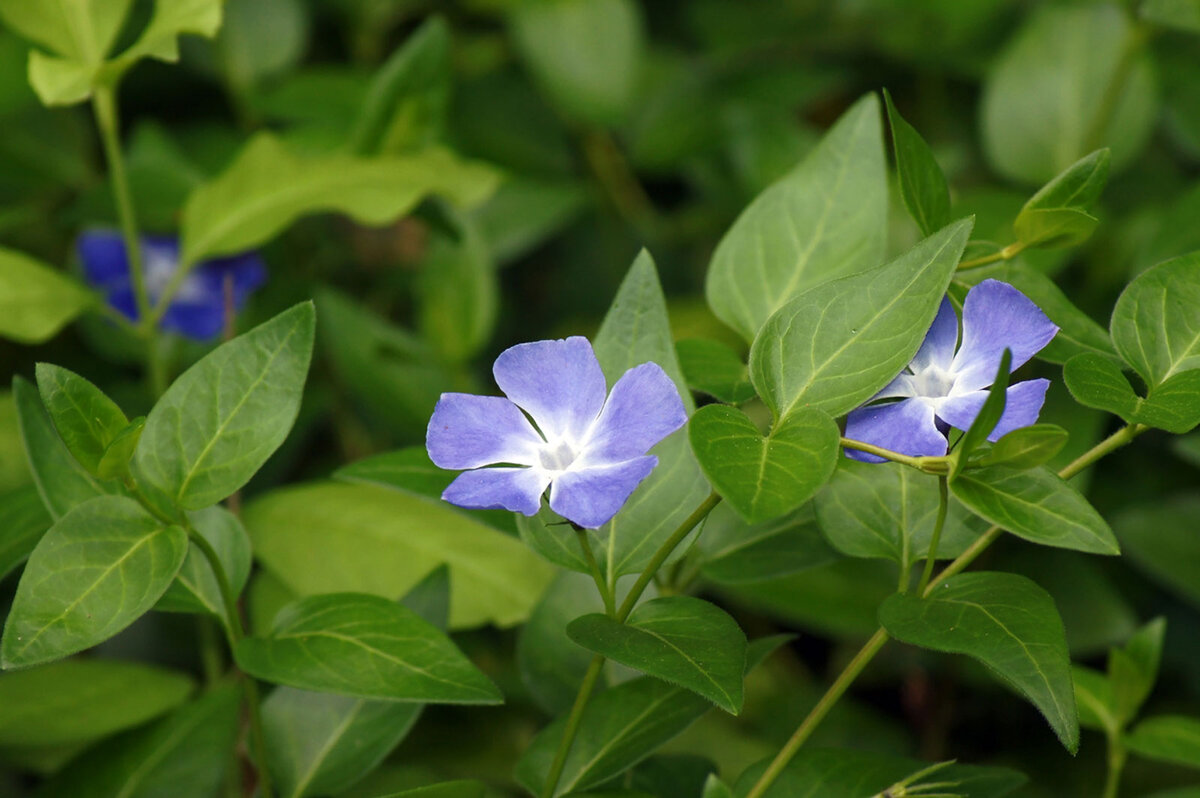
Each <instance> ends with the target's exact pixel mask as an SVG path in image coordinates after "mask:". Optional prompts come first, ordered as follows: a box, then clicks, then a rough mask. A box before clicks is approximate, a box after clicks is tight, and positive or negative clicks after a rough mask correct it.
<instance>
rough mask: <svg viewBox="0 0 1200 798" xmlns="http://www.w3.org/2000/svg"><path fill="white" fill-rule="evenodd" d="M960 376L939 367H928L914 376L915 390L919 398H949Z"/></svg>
mask: <svg viewBox="0 0 1200 798" xmlns="http://www.w3.org/2000/svg"><path fill="white" fill-rule="evenodd" d="M957 379H958V375H957V374H955V373H954V372H952V371H946V370H945V369H943V368H940V367H938V366H926V367H925V368H924V369H922V370H921V371H920V372H918V373H916V374H914V375H913V379H912V382H913V388H914V389H915V390H916V393H917V396H931V397H932V396H949V395H950V391H951V390H952V389H953V388H954V381H955V380H957Z"/></svg>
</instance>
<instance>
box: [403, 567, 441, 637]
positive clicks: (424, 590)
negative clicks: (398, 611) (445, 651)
mask: <svg viewBox="0 0 1200 798" xmlns="http://www.w3.org/2000/svg"><path fill="white" fill-rule="evenodd" d="M400 603H401V604H403V605H404V606H405V607H408V608H409V609H410V610H412V611H413V612H415V613H416V614H417V615H419V616H420V617H421V619H422V620H424V621H427V622H429V623H431V624H433V625H434V626H436V627H437V628H438V629H441V630H442V631H443V632H444V631H446V630H447V629H449V628H450V569H449V568H448V567H447V566H445V565H439V566H438V567H437V568H434V569H433V570H432V571H430V572H429V573H428V574H426V575H425V578H424V579H422V580H421V581H420V582H417V584H415V585H413V588H412V590H410V591H408V592H407V593H405V594H404V595H403V596H402V597H401V598H400Z"/></svg>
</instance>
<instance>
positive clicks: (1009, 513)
mask: <svg viewBox="0 0 1200 798" xmlns="http://www.w3.org/2000/svg"><path fill="white" fill-rule="evenodd" d="M950 490H951V492H953V493H954V495H955V497H957V498H958V500H959V501H961V502H962V503H963V504H965V505H966V506H967V507H968V509H970V510H971V511H972V512H974V513H975V514H976V515H979V516H980V517H981V518H985V519H987V520H988V521H991V522H992V523H993V524H995V525H997V526H999V527H1002V528H1003V529H1006V530H1008V531H1009V532H1012V533H1013V534H1014V535H1016V536H1017V537H1021V538H1024V539H1025V540H1028V541H1031V542H1033V543H1040V544H1042V545H1043V546H1058V547H1059V548H1063V549H1075V550H1076V551H1086V552H1090V553H1092V554H1119V553H1120V546H1118V545H1117V539H1116V538H1115V537H1113V533H1112V530H1111V529H1109V528H1108V524H1107V523H1105V521H1104V519H1103V518H1101V517H1100V514H1099V513H1098V512H1096V510H1095V508H1094V507H1092V505H1090V504H1089V503H1088V501H1087V499H1085V498H1083V496H1082V495H1081V494H1080V493H1079V492H1078V491H1077V490H1075V488H1073V487H1071V486H1070V485H1068V484H1067V483H1066V482H1065V481H1064V480H1063V479H1062V478H1060V477H1059V476H1058V475H1057V474H1055V473H1054V472H1053V471H1050V470H1049V469H1048V468H1046V467H1044V466H1039V467H1038V468H1032V469H1028V470H1018V469H1014V468H1008V467H1006V466H989V467H987V468H980V469H974V470H971V471H966V472H964V473H962V474H960V475H959V476H958V478H957V479H955V480H953V481H952V482H951V483H950Z"/></svg>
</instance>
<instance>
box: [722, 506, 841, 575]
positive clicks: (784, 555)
mask: <svg viewBox="0 0 1200 798" xmlns="http://www.w3.org/2000/svg"><path fill="white" fill-rule="evenodd" d="M699 546H700V547H701V549H702V550H703V552H704V556H703V559H702V560H701V562H702V566H701V571H702V573H703V574H704V576H705V578H706V579H709V580H711V581H713V582H717V583H720V584H724V585H738V584H744V583H746V582H761V581H763V580H765V579H774V578H777V577H780V576H787V575H788V574H794V573H797V572H799V571H805V570H807V569H809V568H815V567H817V566H819V565H825V564H827V563H830V562H832V561H834V560H836V559H838V554H837V552H835V551H834V550H833V549H831V548H830V547H829V544H828V543H826V542H825V539H824V538H823V537H821V533H820V531H819V530H818V529H817V524H816V518H815V517H814V515H813V510H812V505H804V506H802V507H801V508H800V509H798V510H796V511H795V512H793V513H788V514H787V515H785V516H783V517H781V518H776V519H773V520H771V521H766V522H764V523H761V524H747V523H746V522H745V521H743V520H742V519H741V518H740V517H739V516H738V515H737V513H735V512H734V511H733V510H732V508H730V507H729V506H728V505H725V504H720V505H718V506H717V507H716V509H714V510H713V511H712V512H711V513H709V516H708V518H707V520H705V522H704V534H703V535H702V536H701V537H700V541H699Z"/></svg>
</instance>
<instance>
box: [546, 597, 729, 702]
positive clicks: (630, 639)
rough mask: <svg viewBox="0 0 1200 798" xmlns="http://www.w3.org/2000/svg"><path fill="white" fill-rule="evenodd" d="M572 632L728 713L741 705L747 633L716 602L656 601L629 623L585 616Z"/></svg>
mask: <svg viewBox="0 0 1200 798" xmlns="http://www.w3.org/2000/svg"><path fill="white" fill-rule="evenodd" d="M567 634H568V635H569V636H570V638H571V639H572V640H574V641H575V642H576V643H578V644H579V645H581V646H583V647H584V648H586V649H588V650H589V651H594V652H596V653H597V654H603V655H604V656H605V657H607V658H609V659H611V660H613V661H614V662H619V663H621V664H622V665H628V666H629V667H631V668H634V669H635V670H639V671H641V672H642V673H646V674H649V675H650V676H656V677H658V678H659V679H662V680H664V681H667V682H671V683H672V684H677V685H680V686H681V687H685V688H687V689H689V690H691V691H693V692H695V693H697V694H698V695H701V696H703V697H705V698H707V699H708V700H709V701H712V702H713V703H714V704H716V705H717V706H719V707H720V708H721V709H724V710H725V711H726V712H729V713H732V714H734V715H736V714H737V713H738V712H740V711H741V709H742V677H743V674H744V672H745V669H746V635H745V634H744V633H743V632H742V630H741V628H740V627H739V626H738V625H737V621H735V620H734V619H733V618H731V617H730V616H729V615H728V613H726V612H725V611H724V610H722V609H720V608H719V607H717V606H716V605H715V604H710V603H708V602H707V601H703V600H701V599H698V598H692V597H690V596H669V597H667V598H659V599H654V600H653V601H648V602H646V603H645V604H642V605H641V606H639V607H637V608H636V609H635V610H634V611H633V613H632V614H631V615H630V616H629V619H628V620H627V621H626V622H625V623H624V624H622V623H618V622H617V621H616V620H614V619H612V618H610V617H608V616H607V615H600V614H592V615H584V616H583V617H581V618H576V619H575V620H574V621H572V622H571V623H570V624H569V625H568V626H567Z"/></svg>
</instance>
